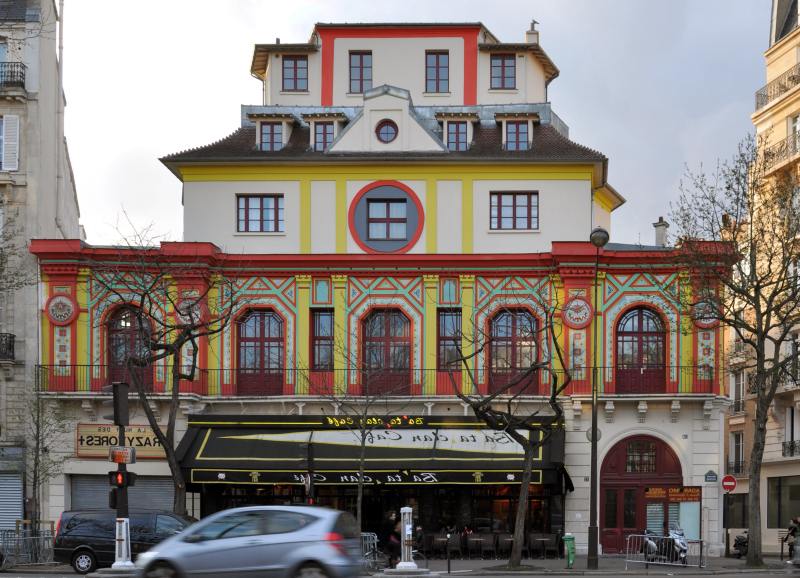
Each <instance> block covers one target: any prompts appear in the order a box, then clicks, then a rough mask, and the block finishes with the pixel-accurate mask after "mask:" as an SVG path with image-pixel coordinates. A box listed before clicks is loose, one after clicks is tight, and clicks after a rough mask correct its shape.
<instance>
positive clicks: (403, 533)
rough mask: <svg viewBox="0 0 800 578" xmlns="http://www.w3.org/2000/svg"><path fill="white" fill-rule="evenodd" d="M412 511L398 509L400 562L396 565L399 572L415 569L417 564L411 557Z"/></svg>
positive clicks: (405, 508)
mask: <svg viewBox="0 0 800 578" xmlns="http://www.w3.org/2000/svg"><path fill="white" fill-rule="evenodd" d="M412 511H413V510H412V509H411V508H409V507H408V506H404V507H402V508H400V562H398V564H397V569H399V570H408V569H411V570H416V569H417V564H416V562H414V559H413V557H412V555H411V549H412V548H413V547H414V535H413V530H414V518H413V517H412V515H411V513H412Z"/></svg>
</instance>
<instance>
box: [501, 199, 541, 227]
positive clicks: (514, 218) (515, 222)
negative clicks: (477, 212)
mask: <svg viewBox="0 0 800 578" xmlns="http://www.w3.org/2000/svg"><path fill="white" fill-rule="evenodd" d="M508 199H510V200H511V204H510V205H509V204H507V203H506V201H507V200H508ZM519 200H521V201H522V202H521V203H520V201H519ZM489 203H490V205H489V228H490V229H491V230H492V231H537V230H538V229H539V193H538V192H536V191H530V192H528V191H525V192H509V191H498V192H492V193H491V194H490V196H489ZM506 208H510V209H511V215H510V216H507V215H505V214H504V213H505V211H504V209H506ZM504 219H511V226H505V225H507V222H504Z"/></svg>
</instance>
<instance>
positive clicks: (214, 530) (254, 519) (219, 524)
mask: <svg viewBox="0 0 800 578" xmlns="http://www.w3.org/2000/svg"><path fill="white" fill-rule="evenodd" d="M263 533H264V516H263V515H262V513H261V512H236V513H233V514H228V515H226V516H222V517H220V518H217V519H216V520H212V521H211V522H209V523H208V524H205V525H204V526H202V527H200V528H198V529H197V530H195V531H194V532H192V533H191V534H189V536H187V539H188V540H189V541H192V542H203V541H206V540H221V539H225V538H239V537H242V536H258V535H259V534H263Z"/></svg>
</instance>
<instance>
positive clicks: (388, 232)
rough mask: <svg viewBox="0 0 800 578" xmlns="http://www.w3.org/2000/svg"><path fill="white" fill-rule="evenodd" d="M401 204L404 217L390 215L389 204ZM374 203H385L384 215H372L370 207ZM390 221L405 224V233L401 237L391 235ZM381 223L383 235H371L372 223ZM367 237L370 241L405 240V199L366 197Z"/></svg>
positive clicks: (406, 220) (406, 213)
mask: <svg viewBox="0 0 800 578" xmlns="http://www.w3.org/2000/svg"><path fill="white" fill-rule="evenodd" d="M401 204H402V205H403V206H404V207H405V217H402V218H401V217H392V216H391V214H392V213H391V206H392V205H401ZM375 205H385V211H384V214H385V215H386V216H385V217H373V216H372V212H371V211H370V207H373V206H375ZM392 223H403V224H404V225H405V226H406V234H405V235H404V236H403V237H392V236H391V225H392ZM373 224H375V225H383V226H384V231H385V233H386V234H385V236H383V237H373V236H372V225H373ZM367 239H369V240H370V241H405V240H407V239H408V203H406V200H405V199H368V200H367Z"/></svg>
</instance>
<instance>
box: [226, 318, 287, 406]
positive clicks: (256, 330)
mask: <svg viewBox="0 0 800 578" xmlns="http://www.w3.org/2000/svg"><path fill="white" fill-rule="evenodd" d="M237 330H238V331H237V340H238V343H237V346H238V347H237V351H238V363H239V365H238V371H237V375H238V385H237V391H238V393H239V395H281V394H282V393H283V359H284V342H283V319H281V317H280V316H279V315H278V314H277V313H275V312H273V311H265V310H254V311H250V312H249V313H247V314H246V315H245V316H244V317H242V318H241V319H240V320H239V322H238V323H237Z"/></svg>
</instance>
